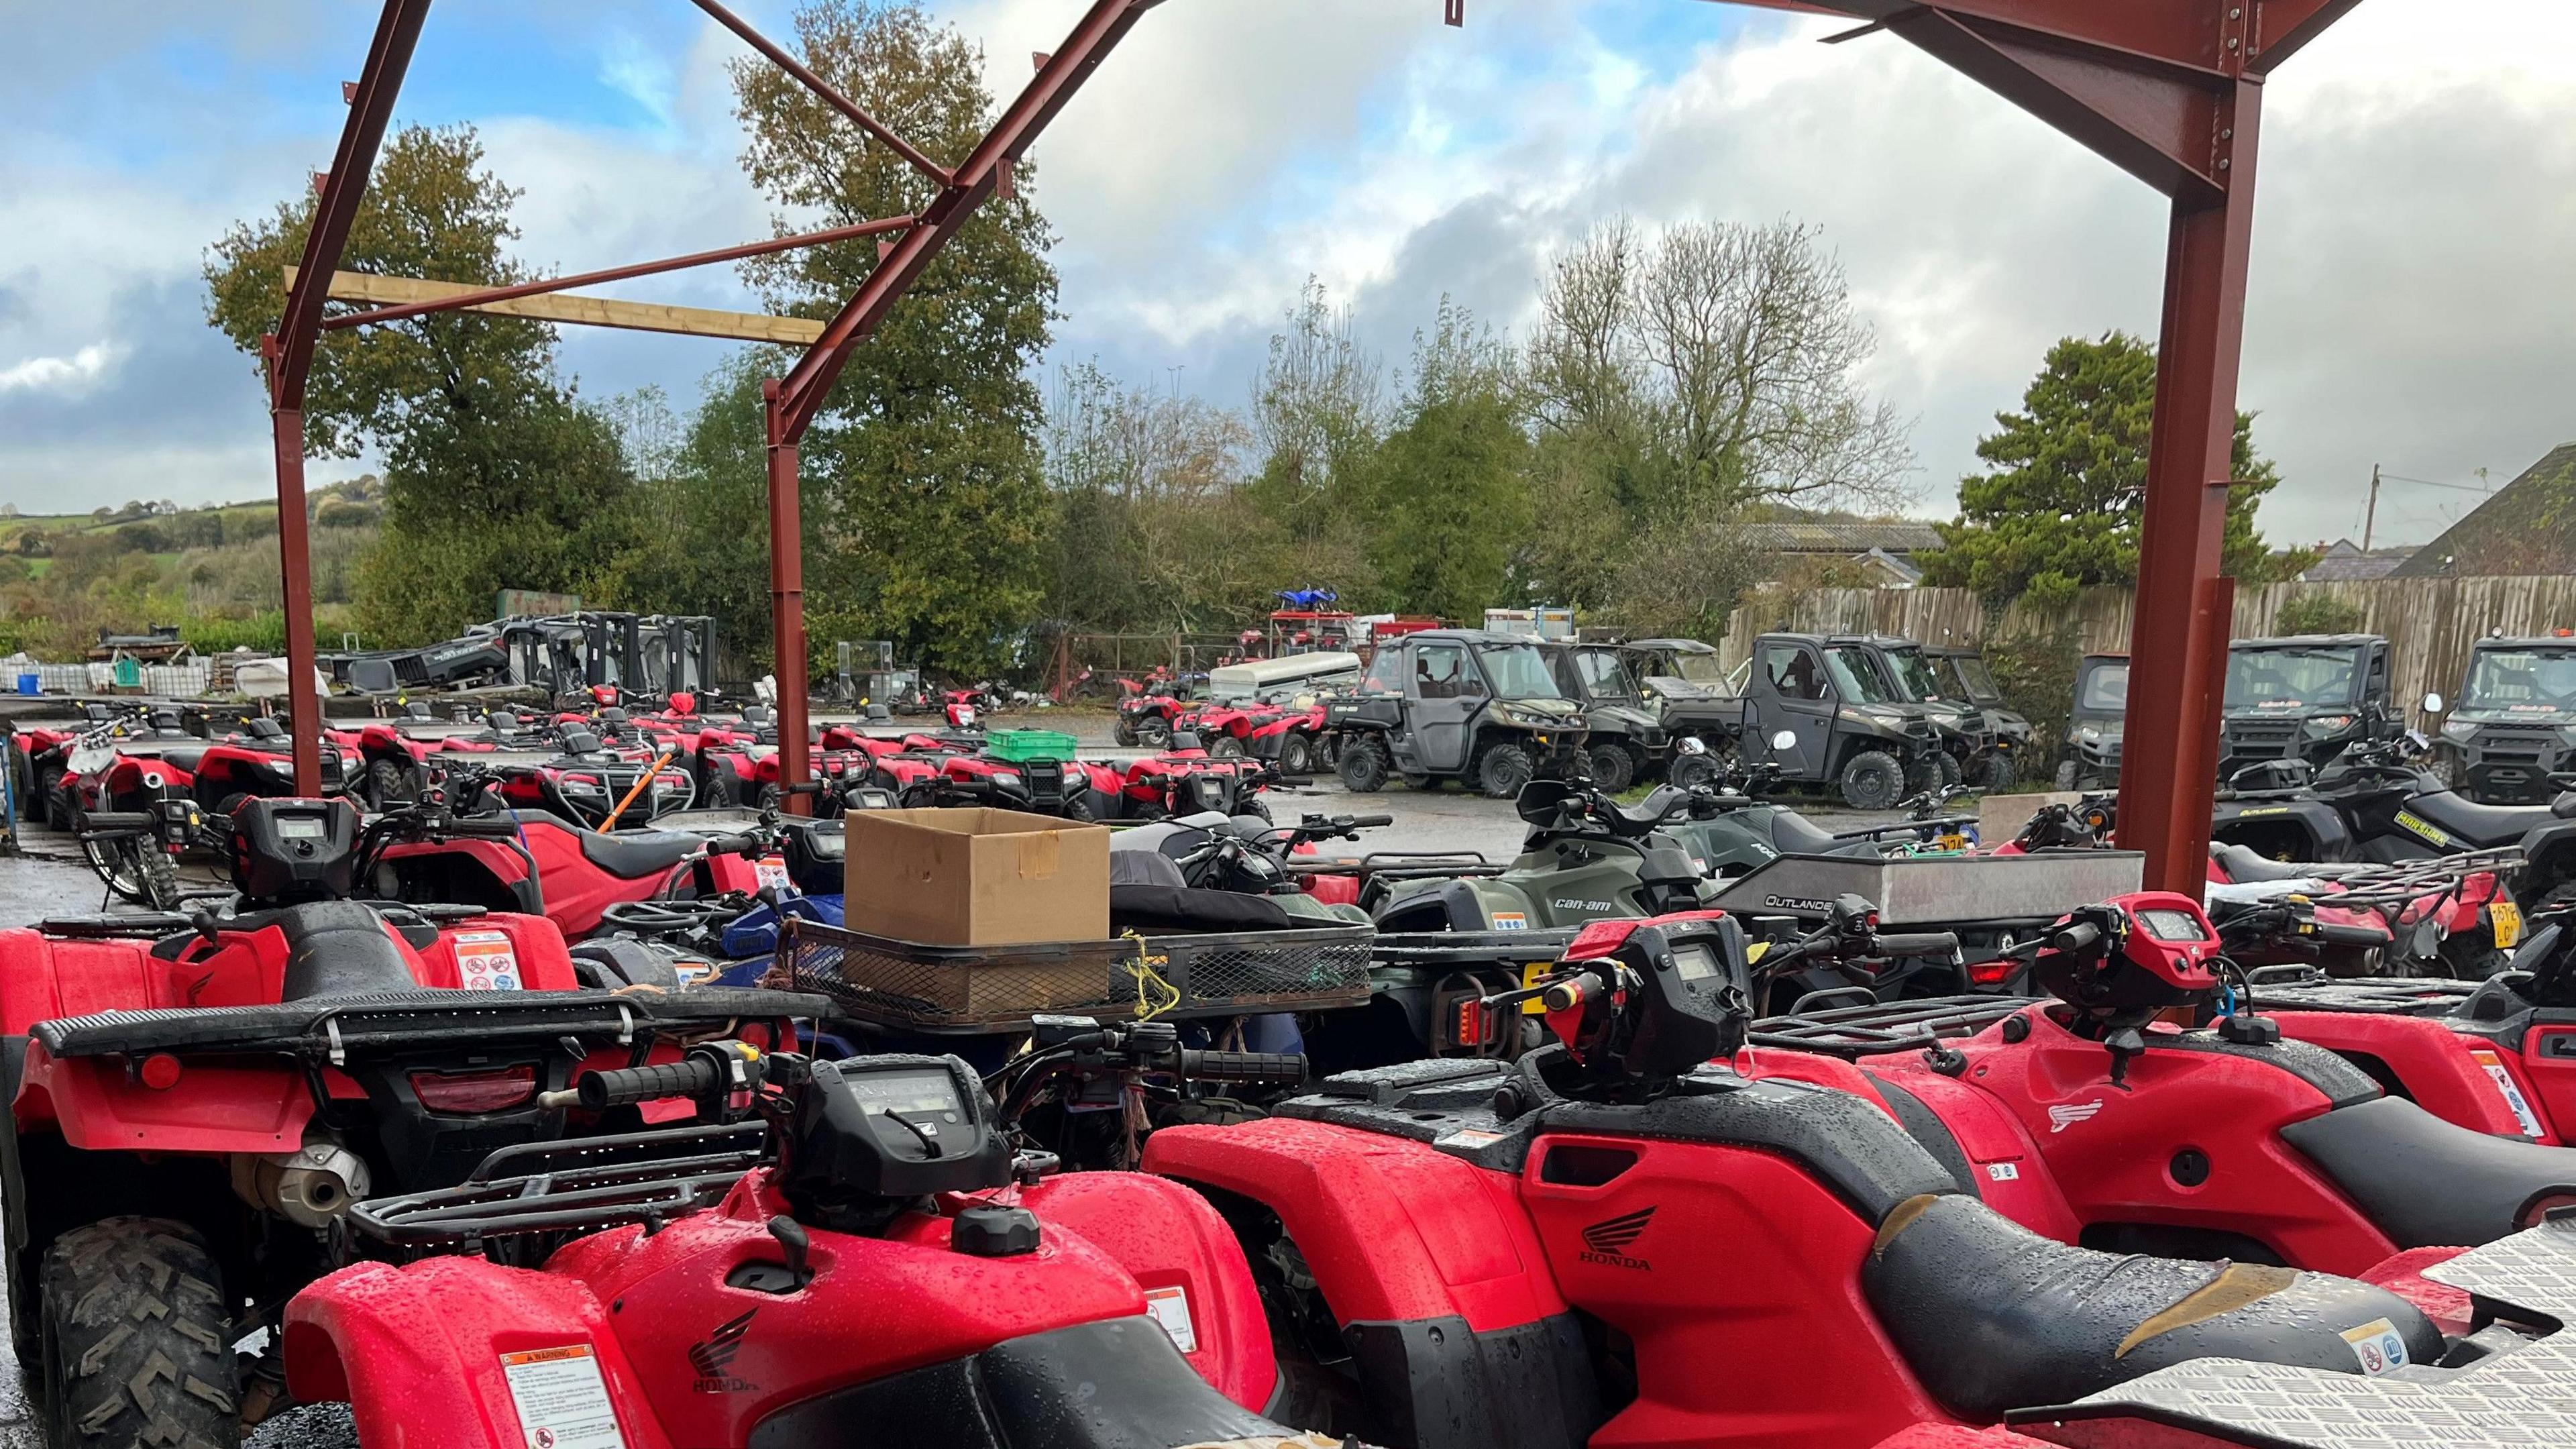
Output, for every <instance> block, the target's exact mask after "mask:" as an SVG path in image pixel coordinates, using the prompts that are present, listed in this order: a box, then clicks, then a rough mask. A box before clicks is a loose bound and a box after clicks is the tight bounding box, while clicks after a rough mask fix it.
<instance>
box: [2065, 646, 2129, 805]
mask: <svg viewBox="0 0 2576 1449" xmlns="http://www.w3.org/2000/svg"><path fill="white" fill-rule="evenodd" d="M2128 725H2129V656H2128V655H2126V654H2087V655H2085V656H2084V658H2083V660H2082V661H2081V662H2079V663H2078V664H2077V665H2076V666H2075V705H2074V708H2072V709H2071V710H2069V711H2068V712H2067V716H2066V741H2065V745H2066V753H2065V755H2064V756H2063V757H2062V758H2061V759H2059V760H2058V762H2057V788H2058V789H2060V790H2106V789H2110V788H2112V787H2113V786H2116V785H2118V784H2119V783H2120V737H2121V735H2122V734H2123V733H2125V732H2126V731H2127V729H2128Z"/></svg>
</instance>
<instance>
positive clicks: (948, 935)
mask: <svg viewBox="0 0 2576 1449" xmlns="http://www.w3.org/2000/svg"><path fill="white" fill-rule="evenodd" d="M848 829H849V854H848V858H847V860H846V861H845V862H844V863H843V866H842V869H843V871H844V883H843V890H844V897H843V901H842V908H843V912H844V918H845V920H846V921H847V922H848V925H849V928H850V929H851V930H853V931H861V932H865V933H866V934H868V935H871V936H885V937H889V938H891V939H893V940H897V941H917V942H920V943H921V944H923V945H927V946H1017V945H1024V944H1027V943H1029V942H1032V941H1103V940H1107V939H1108V938H1109V832H1108V831H1107V830H1106V829H1104V828H1102V827H1101V826H1097V825H1077V824H1075V823H1073V822H1072V821H1069V820H1063V819H1059V818H1057V817H1055V816H1052V815H1024V814H1021V813H1020V812H1018V811H1016V810H853V811H851V812H850V813H849V822H848Z"/></svg>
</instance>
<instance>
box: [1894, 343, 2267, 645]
mask: <svg viewBox="0 0 2576 1449" xmlns="http://www.w3.org/2000/svg"><path fill="white" fill-rule="evenodd" d="M2155 396H2156V355H2155V349H2153V348H2152V347H2149V346H2148V345H2147V344H2146V343H2145V342H2143V341H2140V340H2139V339H2138V338H2135V337H2132V336H2130V335H2129V334H2127V333H2125V332H2108V333H2105V334H2103V335H2102V337H2100V338H2099V339H2098V340H2093V341H2087V340H2085V339H2082V338H2076V337H2069V338H2065V339H2062V340H2061V341H2059V342H2058V343H2057V345H2056V346H2054V347H2051V348H2050V349H2049V350H2048V359H2047V361H2046V363H2045V364H2043V365H2042V367H2041V368H2040V372H2039V376H2038V377H2037V378H2036V379H2034V380H2033V381H2032V383H2031V385H2030V387H2029V389H2028V390H2027V391H2026V392H2024V393H2023V394H2022V410H2021V411H2020V412H2015V413H1997V414H1996V415H1995V422H1996V424H1997V431H1995V432H1992V433H1989V434H1987V435H1986V436H1985V437H1984V438H1982V439H1980V440H1979V441H1978V443H1977V456H1978V457H1979V458H1981V459H1983V460H1985V462H1986V463H1987V464H1988V465H1990V467H1991V468H1992V471H1991V472H1988V473H1985V474H1983V475H1980V476H1975V477H1969V478H1964V479H1961V480H1960V483H1959V516H1958V518H1957V519H1956V520H1955V521H1953V522H1950V523H1944V524H1936V525H1934V526H1935V527H1936V528H1938V529H1939V530H1940V532H1941V538H1942V543H1943V547H1942V549H1941V551H1940V552H1938V553H1935V554H1932V555H1930V556H1929V559H1928V560H1927V566H1926V569H1925V573H1924V582H1925V583H1927V584H1934V585H1940V586H1947V587H1954V588H1970V589H1974V590H1976V591H1977V592H1978V593H1979V594H1981V595H1983V596H1984V597H1985V598H1986V599H1987V600H1989V601H1990V602H1992V603H1993V604H1995V605H1996V606H1998V607H2000V606H2002V605H2004V604H2008V603H2010V602H2012V601H2013V600H2015V599H2017V598H2020V597H2022V596H2023V595H2025V594H2029V595H2032V596H2034V597H2035V598H2037V599H2038V600H2039V601H2041V602H2044V603H2049V604H2062V603H2065V602H2069V601H2071V600H2072V599H2073V597H2074V595H2075V592H2076V591H2077V590H2078V589H2082V588H2086V587H2090V586H2093V585H2097V584H2132V583H2135V582H2136V581H2137V577H2138V529H2139V519H2140V514H2141V510H2142V508H2143V506H2144V503H2145V499H2146V485H2147V439H2148V434H2149V431H2150V430H2151V428H2152V427H2153V424H2154V420H2155ZM2253 430H2254V415H2253V414H2252V413H2243V412H2240V413H2238V414H2237V415H2236V444H2235V462H2234V465H2233V467H2234V472H2235V477H2236V480H2237V483H2238V486H2237V487H2236V488H2234V489H2232V490H2230V492H2229V494H2228V500H2227V543H2226V561H2225V567H2226V571H2227V572H2228V573H2229V574H2230V575H2231V576H2233V577H2235V578H2238V579H2241V580H2244V581H2246V582H2249V583H2261V582H2267V581H2269V580H2271V579H2273V578H2275V577H2279V576H2281V574H2282V570H2283V569H2284V568H2285V567H2286V566H2287V564H2288V563H2291V562H2296V560H2295V559H2289V558H2284V557H2278V556H2275V555H2273V554H2272V553H2271V552H2270V550H2268V549H2267V548H2266V547H2265V545H2264V543H2263V539H2262V537H2261V535H2260V534H2259V533H2257V532H2256V530H2255V524H2254V515H2255V510H2256V509H2257V508H2258V507H2260V506H2261V504H2262V500H2263V496H2264V495H2265V494H2267V493H2270V492H2271V491H2272V490H2273V489H2274V488H2275V487H2278V486H2279V484H2280V481H2281V478H2280V472H2279V470H2278V469H2277V468H2275V467H2274V466H2273V465H2272V463H2271V462H2270V460H2268V459H2266V458H2263V457H2261V456H2260V455H2258V454H2257V453H2256V452H2255V451H2254V431H2253ZM2296 571H2297V570H2296V569H2295V568H2292V569H2289V572H2292V573H2295V572H2296Z"/></svg>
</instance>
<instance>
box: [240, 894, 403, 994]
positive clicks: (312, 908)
mask: <svg viewBox="0 0 2576 1449" xmlns="http://www.w3.org/2000/svg"><path fill="white" fill-rule="evenodd" d="M234 925H235V927H236V928H237V929H244V930H255V929H257V928H259V927H261V926H266V925H274V926H276V927H277V928H278V930H279V932H280V933H281V934H283V935H284V936H285V937H286V978H285V982H284V984H283V987H282V989H281V990H280V991H279V992H278V1000H279V1001H281V1002H288V1001H321V1000H329V999H332V998H336V997H343V996H382V995H384V994H385V993H387V992H394V991H418V990H420V989H422V988H421V984H420V982H419V980H418V979H417V978H415V977H414V976H413V975H412V974H411V964H410V963H409V962H408V961H406V960H405V959H404V958H403V953H402V948H401V947H399V946H397V945H395V944H394V939H393V937H391V936H388V935H386V934H385V919H384V917H382V916H380V915H378V914H377V913H376V911H375V908H374V907H372V906H367V905H362V904H360V903H358V902H356V901H306V902H303V903H302V904H299V905H292V906H282V907H279V908H278V909H276V910H274V911H265V912H254V913H250V914H246V915H243V916H239V917H237V918H235V921H234Z"/></svg>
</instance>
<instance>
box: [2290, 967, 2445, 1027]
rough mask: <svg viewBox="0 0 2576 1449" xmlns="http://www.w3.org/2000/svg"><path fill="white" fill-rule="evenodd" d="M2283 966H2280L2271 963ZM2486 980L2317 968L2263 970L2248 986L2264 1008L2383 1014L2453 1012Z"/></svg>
mask: <svg viewBox="0 0 2576 1449" xmlns="http://www.w3.org/2000/svg"><path fill="white" fill-rule="evenodd" d="M2270 969H2275V970H2277V969H2278V968H2270ZM2485 984H2486V983H2484V982H2482V981H2455V980H2452V979H2450V978H2448V977H2443V976H2372V977H2334V976H2328V975H2326V974H2324V973H2323V972H2320V971H2316V970H2314V969H2307V970H2305V971H2303V972H2302V974H2301V975H2299V976H2297V977H2295V978H2293V979H2290V980H2286V981H2282V980H2272V981H2267V980H2265V979H2264V978H2263V973H2262V971H2261V970H2257V971H2256V972H2255V973H2254V979H2253V981H2252V983H2251V984H2250V985H2249V986H2248V987H2247V991H2248V993H2249V994H2250V995H2251V996H2252V998H2253V1001H2254V1006H2255V1009H2256V1010H2258V1011H2355V1012H2366V1013H2370V1014H2372V1015H2378V1016H2448V1015H2450V1014H2451V1013H2453V1012H2455V1011H2457V1010H2459V1009H2460V1006H2461V1005H2462V1003H2464V1002H2466V1001H2467V1000H2468V999H2469V997H2470V996H2472V995H2473V994H2475V993H2476V991H2477V989H2478V988H2479V987H2480V986H2483V985H2485Z"/></svg>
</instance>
